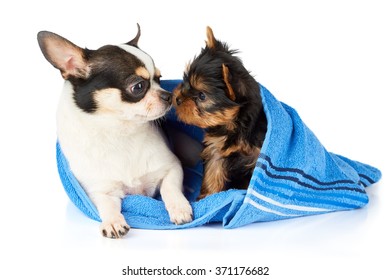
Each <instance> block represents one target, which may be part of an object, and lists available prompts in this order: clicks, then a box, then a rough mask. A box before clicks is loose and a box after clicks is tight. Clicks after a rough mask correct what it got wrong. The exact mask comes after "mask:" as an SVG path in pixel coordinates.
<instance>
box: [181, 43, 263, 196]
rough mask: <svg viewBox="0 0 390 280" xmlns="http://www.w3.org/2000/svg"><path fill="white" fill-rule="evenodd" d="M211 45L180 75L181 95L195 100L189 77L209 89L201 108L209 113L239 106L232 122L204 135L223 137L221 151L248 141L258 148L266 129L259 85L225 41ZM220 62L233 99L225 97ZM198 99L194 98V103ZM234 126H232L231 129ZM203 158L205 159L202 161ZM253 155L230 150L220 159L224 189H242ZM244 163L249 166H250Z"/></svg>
mask: <svg viewBox="0 0 390 280" xmlns="http://www.w3.org/2000/svg"><path fill="white" fill-rule="evenodd" d="M214 43H215V44H214V45H213V46H212V47H209V46H208V45H207V46H206V47H205V48H203V49H202V50H201V53H200V54H199V56H197V57H195V58H194V60H193V62H192V63H191V65H190V67H189V69H188V72H187V73H185V74H184V76H183V84H182V92H181V93H182V95H183V96H186V95H187V96H192V97H193V98H195V99H196V96H197V95H198V94H199V91H198V90H197V89H196V88H195V87H194V85H192V84H191V82H192V81H193V80H192V78H194V77H196V78H195V79H199V80H201V82H202V83H203V84H205V85H206V88H208V89H209V91H210V92H206V95H207V98H209V99H211V100H212V102H211V103H212V106H209V107H207V108H205V109H204V108H201V106H197V107H198V110H199V111H200V115H201V114H202V113H206V112H205V111H207V112H209V113H212V112H216V111H223V110H224V109H226V108H233V107H235V106H238V107H239V112H238V115H237V117H236V118H235V119H232V120H231V124H234V125H233V126H232V125H217V126H210V127H207V128H205V132H206V135H209V136H225V137H226V141H225V143H224V147H223V151H227V150H228V149H229V148H231V147H233V146H238V145H242V143H246V144H249V146H251V147H258V148H261V146H262V145H263V141H264V139H265V135H266V131H267V119H266V116H265V113H264V108H263V105H262V101H261V95H260V87H259V84H258V83H257V81H256V80H255V79H254V78H253V77H252V76H251V74H250V73H249V72H248V71H247V70H246V69H245V67H244V65H243V63H242V61H241V60H240V59H239V58H238V57H237V56H235V54H236V51H235V50H229V48H228V46H227V45H226V44H225V43H222V42H220V41H215V42H214ZM222 65H225V66H227V68H228V69H229V82H230V85H231V87H232V89H233V91H234V93H235V99H234V100H231V99H229V97H228V96H229V95H228V91H229V89H228V86H227V85H226V83H225V81H224V77H223V69H222ZM199 102H201V101H200V100H197V101H196V104H198V103H199ZM232 127H234V129H232ZM206 161H207V158H206V159H205V163H206ZM254 165H255V162H253V156H248V155H245V154H244V153H242V152H232V153H230V154H229V155H228V156H226V157H225V158H224V168H225V170H226V171H227V172H226V174H227V176H228V180H227V182H226V185H225V189H226V188H246V187H247V186H248V184H249V181H250V178H251V176H252V172H253V167H254ZM248 166H251V167H250V168H249V167H248Z"/></svg>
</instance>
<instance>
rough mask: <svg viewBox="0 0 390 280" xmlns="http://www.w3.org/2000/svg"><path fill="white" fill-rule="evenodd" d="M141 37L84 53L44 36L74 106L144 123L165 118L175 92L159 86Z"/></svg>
mask: <svg viewBox="0 0 390 280" xmlns="http://www.w3.org/2000/svg"><path fill="white" fill-rule="evenodd" d="M139 37H140V30H139V26H138V34H137V36H136V37H135V38H134V39H133V40H131V41H130V42H128V43H126V44H123V45H118V46H114V45H107V46H103V47H101V48H99V49H97V50H89V49H82V48H80V47H78V46H76V45H74V44H73V43H71V42H70V41H68V40H66V39H65V38H62V37H60V36H58V35H56V34H54V33H50V32H46V31H44V32H40V33H39V34H38V41H39V44H40V47H41V50H42V52H43V54H44V55H45V57H46V59H47V60H48V61H49V62H50V63H51V64H52V65H53V66H54V67H56V68H58V69H59V70H60V71H61V73H62V76H63V78H64V79H65V80H68V81H70V83H71V84H72V86H73V90H74V93H73V99H74V101H75V105H76V106H77V107H78V108H80V109H81V110H82V111H84V112H86V113H90V114H95V115H104V116H109V117H114V118H116V119H120V120H136V121H140V122H143V121H144V122H146V121H150V120H154V119H157V118H160V117H161V116H163V115H164V114H165V113H166V112H167V111H168V110H169V109H170V106H171V101H172V98H171V94H170V93H169V92H167V91H165V90H163V89H161V87H160V85H159V84H160V76H161V74H160V71H159V70H158V69H157V68H156V67H155V65H154V62H153V60H152V58H151V57H150V56H149V55H148V54H146V53H145V52H143V51H142V50H141V49H139V48H138V46H137V44H138V39H139Z"/></svg>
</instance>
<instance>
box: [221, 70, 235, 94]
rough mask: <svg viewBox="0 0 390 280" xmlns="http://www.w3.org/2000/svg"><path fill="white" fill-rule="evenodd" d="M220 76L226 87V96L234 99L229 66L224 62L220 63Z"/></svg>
mask: <svg viewBox="0 0 390 280" xmlns="http://www.w3.org/2000/svg"><path fill="white" fill-rule="evenodd" d="M222 76H223V81H224V82H225V85H226V88H227V92H226V95H227V97H229V99H230V100H232V101H234V100H236V94H235V93H234V90H233V87H232V85H231V83H230V79H231V74H230V72H229V68H228V67H227V66H226V65H225V64H222Z"/></svg>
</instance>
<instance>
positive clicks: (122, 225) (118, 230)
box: [100, 216, 130, 239]
mask: <svg viewBox="0 0 390 280" xmlns="http://www.w3.org/2000/svg"><path fill="white" fill-rule="evenodd" d="M129 230H130V226H129V225H128V224H127V223H126V221H125V219H124V218H123V216H122V217H117V218H113V219H110V220H107V221H103V222H102V224H101V225H100V232H101V233H102V235H103V236H104V237H108V238H113V239H117V238H122V237H123V236H125V235H126V234H127V233H128V232H129Z"/></svg>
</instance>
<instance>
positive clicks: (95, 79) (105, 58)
mask: <svg viewBox="0 0 390 280" xmlns="http://www.w3.org/2000/svg"><path fill="white" fill-rule="evenodd" d="M84 56H85V58H86V59H87V60H88V61H89V63H90V64H91V65H92V69H91V74H90V75H89V76H88V78H87V79H82V78H75V77H70V78H69V81H70V82H71V83H72V85H73V88H74V94H73V98H74V100H75V102H76V104H77V106H78V107H79V108H80V109H82V110H83V111H84V112H87V113H93V112H95V110H96V109H97V104H96V102H95V100H94V93H95V92H96V91H98V90H102V89H107V88H116V89H119V90H120V91H121V97H122V100H123V101H125V102H130V103H135V102H138V101H140V100H141V99H142V98H143V97H144V95H145V93H146V92H147V89H149V86H150V84H149V81H146V80H143V81H144V83H145V87H146V90H145V91H144V94H141V95H137V96H134V95H132V94H131V93H130V92H129V90H128V86H129V85H130V84H131V83H134V82H135V79H139V80H140V81H141V79H142V78H140V77H139V76H137V75H135V72H134V70H135V69H136V68H138V67H140V66H144V63H143V62H142V61H140V60H139V59H138V58H137V57H136V56H134V55H132V54H130V53H128V52H126V51H125V50H123V49H121V48H120V47H117V46H110V45H108V46H104V47H102V48H100V49H98V50H88V49H85V50H84Z"/></svg>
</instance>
